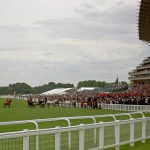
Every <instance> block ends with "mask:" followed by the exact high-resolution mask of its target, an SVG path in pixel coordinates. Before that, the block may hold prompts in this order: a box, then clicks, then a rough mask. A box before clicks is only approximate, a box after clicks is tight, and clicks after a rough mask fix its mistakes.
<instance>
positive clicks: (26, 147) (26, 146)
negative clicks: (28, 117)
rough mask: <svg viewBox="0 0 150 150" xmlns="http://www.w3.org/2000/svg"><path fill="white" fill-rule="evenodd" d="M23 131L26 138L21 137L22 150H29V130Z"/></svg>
mask: <svg viewBox="0 0 150 150" xmlns="http://www.w3.org/2000/svg"><path fill="white" fill-rule="evenodd" d="M23 131H25V132H26V133H27V136H25V137H23V150H29V130H28V129H24V130H23Z"/></svg>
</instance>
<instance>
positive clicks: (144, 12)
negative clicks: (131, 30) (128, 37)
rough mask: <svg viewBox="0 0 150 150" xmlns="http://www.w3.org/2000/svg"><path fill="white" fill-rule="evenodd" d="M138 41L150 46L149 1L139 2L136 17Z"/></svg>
mask: <svg viewBox="0 0 150 150" xmlns="http://www.w3.org/2000/svg"><path fill="white" fill-rule="evenodd" d="M138 32H139V39H140V40H142V41H143V42H144V43H146V44H147V45H149V46H150V0H141V3H140V9H139V15H138Z"/></svg>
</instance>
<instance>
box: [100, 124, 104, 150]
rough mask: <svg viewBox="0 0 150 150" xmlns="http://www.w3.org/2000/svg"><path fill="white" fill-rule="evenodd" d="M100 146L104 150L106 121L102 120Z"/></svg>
mask: <svg viewBox="0 0 150 150" xmlns="http://www.w3.org/2000/svg"><path fill="white" fill-rule="evenodd" d="M99 148H100V150H104V122H100V128H99Z"/></svg>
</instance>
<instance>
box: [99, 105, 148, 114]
mask: <svg viewBox="0 0 150 150" xmlns="http://www.w3.org/2000/svg"><path fill="white" fill-rule="evenodd" d="M100 105H101V109H107V110H120V111H134V112H135V111H146V110H147V111H150V105H126V104H107V103H101V104H100Z"/></svg>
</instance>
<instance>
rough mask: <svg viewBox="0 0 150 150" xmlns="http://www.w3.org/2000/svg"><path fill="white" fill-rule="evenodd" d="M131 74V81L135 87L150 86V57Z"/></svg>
mask: <svg viewBox="0 0 150 150" xmlns="http://www.w3.org/2000/svg"><path fill="white" fill-rule="evenodd" d="M128 74H129V80H130V81H131V82H133V84H134V85H150V57H147V58H146V59H144V60H143V62H142V63H141V64H140V65H138V66H137V67H136V69H134V70H132V71H131V72H129V73H128Z"/></svg>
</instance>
